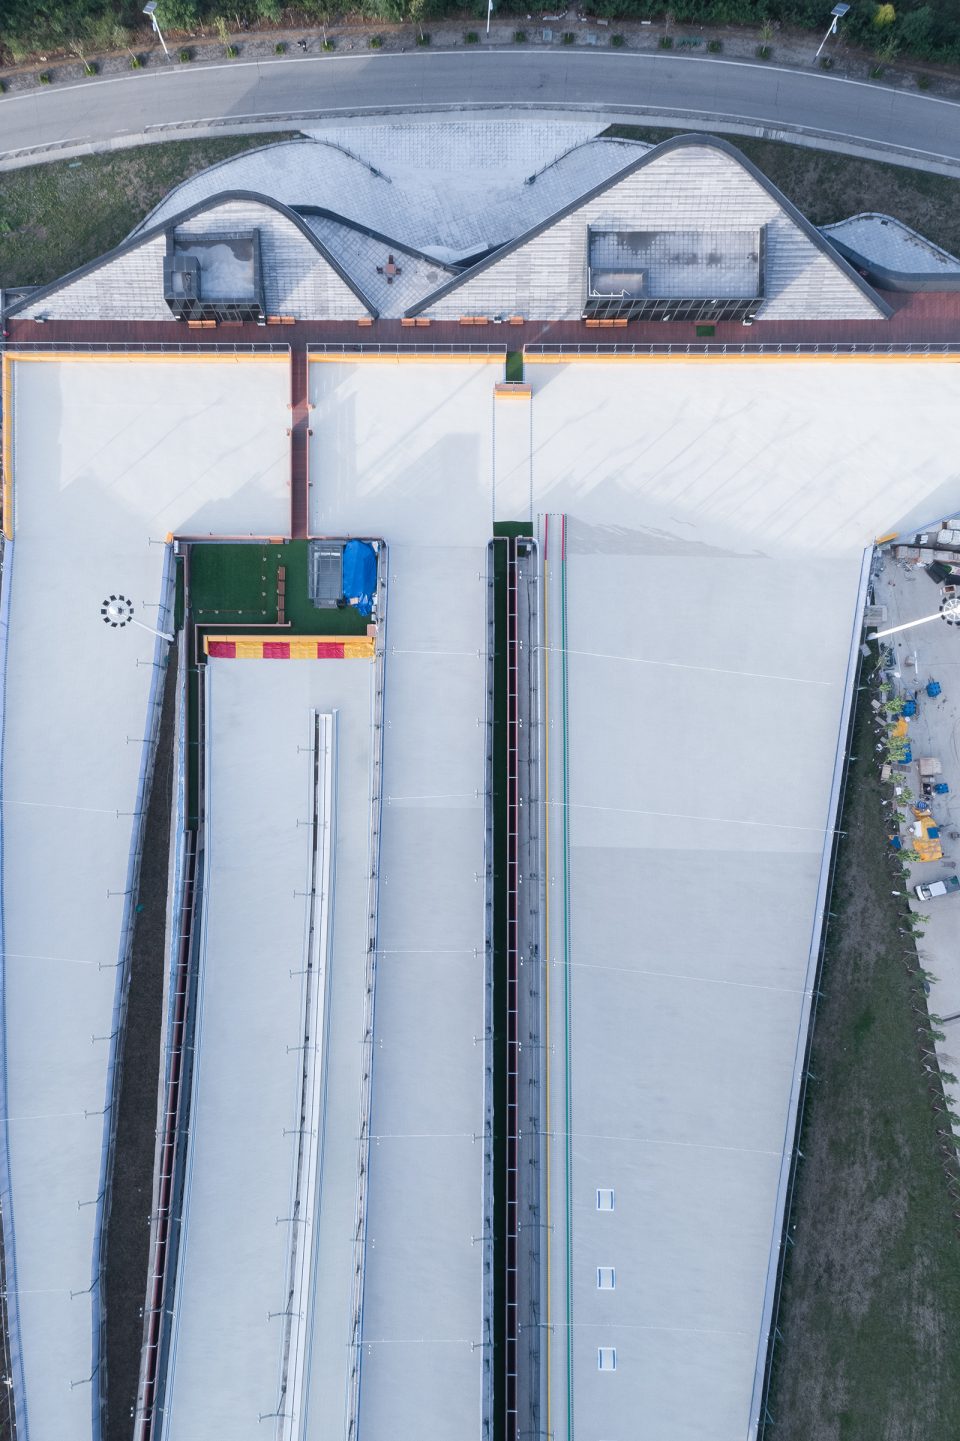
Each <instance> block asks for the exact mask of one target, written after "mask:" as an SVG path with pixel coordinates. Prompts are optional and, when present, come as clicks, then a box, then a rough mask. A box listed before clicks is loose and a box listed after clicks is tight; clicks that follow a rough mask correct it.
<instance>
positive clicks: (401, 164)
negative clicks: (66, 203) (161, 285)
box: [134, 120, 650, 261]
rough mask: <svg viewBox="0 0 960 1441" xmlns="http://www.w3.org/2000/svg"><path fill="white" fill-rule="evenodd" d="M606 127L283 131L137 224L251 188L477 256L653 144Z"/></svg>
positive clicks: (435, 248) (411, 240)
mask: <svg viewBox="0 0 960 1441" xmlns="http://www.w3.org/2000/svg"><path fill="white" fill-rule="evenodd" d="M596 129H597V127H596V126H595V125H593V126H582V125H567V124H547V125H538V124H537V123H536V122H535V121H533V122H531V121H509V120H500V121H485V122H479V123H478V122H470V121H451V122H450V123H449V124H448V125H411V124H399V125H381V126H371V127H364V128H362V129H360V130H358V131H352V130H351V131H343V132H340V131H336V132H332V134H330V135H325V137H324V139H323V140H320V139H310V140H295V141H284V142H281V143H280V144H278V145H271V146H266V147H264V148H263V149H262V150H251V151H247V152H246V153H245V154H243V155H237V156H234V157H233V158H232V159H230V160H226V161H223V162H222V163H221V164H220V165H215V166H213V167H212V168H211V169H210V170H205V171H202V172H201V174H199V175H195V176H193V177H192V178H191V179H190V180H186V181H184V183H183V184H182V185H180V186H178V187H177V189H176V190H173V191H171V192H170V194H169V195H168V196H167V197H166V198H165V199H164V200H163V201H161V203H160V205H159V206H157V208H156V209H155V210H154V211H153V212H152V213H151V214H150V215H149V216H147V218H146V220H145V221H144V222H143V226H141V227H138V231H135V232H134V233H135V234H136V233H138V232H139V230H140V229H142V228H143V227H145V226H149V225H155V224H157V223H159V222H160V221H162V220H165V219H168V218H169V217H170V216H171V215H173V214H175V213H176V212H177V211H180V210H184V209H186V208H187V207H188V206H190V205H195V204H196V203H197V202H198V201H201V200H204V199H207V198H209V197H210V196H212V195H214V194H217V193H219V192H220V191H224V190H247V191H255V192H257V193H259V194H262V195H270V196H272V197H273V198H274V199H276V200H279V201H281V202H282V203H283V204H285V205H289V206H291V207H293V208H296V207H299V206H304V207H314V208H320V209H325V210H333V211H335V212H336V214H337V215H339V216H342V217H343V218H344V219H345V220H348V221H354V222H356V223H357V224H359V225H361V226H364V227H366V228H367V229H370V230H376V231H379V232H380V233H381V234H383V235H389V236H392V237H393V238H394V239H395V240H396V241H397V242H398V243H400V244H405V245H408V246H412V247H413V248H414V249H416V250H424V251H428V252H429V253H430V254H431V255H435V256H436V257H437V259H439V260H444V261H451V260H458V259H459V260H462V259H467V258H469V257H472V256H475V255H478V254H480V253H482V252H483V251H486V250H489V249H491V248H493V247H496V246H500V245H503V244H505V243H506V242H507V241H509V240H512V239H513V238H514V236H516V235H521V234H523V232H524V231H526V230H529V229H530V227H531V226H533V225H536V224H538V223H540V222H541V221H543V220H544V219H546V217H547V216H550V215H553V214H554V213H555V212H556V211H557V210H558V209H560V207H561V206H563V205H566V204H568V203H569V202H570V201H572V200H574V199H575V198H576V197H577V196H579V195H582V194H584V193H585V192H586V191H588V190H590V189H592V188H593V187H594V186H595V185H598V184H601V183H602V182H603V181H605V180H608V179H609V178H610V177H611V176H613V175H615V174H617V172H618V171H620V170H622V168H623V166H624V164H625V163H626V162H627V161H628V160H629V159H632V158H634V157H636V156H638V155H642V154H644V153H645V152H646V151H647V150H648V149H649V148H650V147H649V146H647V145H641V144H638V143H636V142H634V141H625V140H601V139H597V138H595V136H596ZM341 139H342V141H343V148H338V147H339V146H340V141H341ZM348 144H349V146H350V147H352V150H351V151H348V149H347V145H348ZM545 167H546V168H545ZM538 171H539V172H541V173H539V174H537V172H538ZM534 175H536V179H535V180H533V181H532V183H528V182H529V180H530V177H531V176H534Z"/></svg>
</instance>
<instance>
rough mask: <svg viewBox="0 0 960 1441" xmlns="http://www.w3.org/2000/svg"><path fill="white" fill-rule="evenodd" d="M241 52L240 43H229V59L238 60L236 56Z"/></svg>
mask: <svg viewBox="0 0 960 1441" xmlns="http://www.w3.org/2000/svg"><path fill="white" fill-rule="evenodd" d="M239 54H240V47H239V45H228V46H227V59H228V60H236V58H237V56H238V55H239Z"/></svg>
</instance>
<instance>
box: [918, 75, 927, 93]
mask: <svg viewBox="0 0 960 1441" xmlns="http://www.w3.org/2000/svg"><path fill="white" fill-rule="evenodd" d="M917 89H918V90H929V89H930V76H929V75H918V76H917Z"/></svg>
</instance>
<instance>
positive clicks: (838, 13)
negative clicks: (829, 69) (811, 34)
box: [813, 5, 850, 60]
mask: <svg viewBox="0 0 960 1441" xmlns="http://www.w3.org/2000/svg"><path fill="white" fill-rule="evenodd" d="M849 9H850V6H849V5H834V7H833V9H832V10H831V11H830V14H831V15H832V16H833V19H832V20H831V21H830V29H829V30H828V31H827V33H826V35H824V37H823V39H822V40H821V41H820V50H822V49H823V47H824V45H826V43H827V41H828V40H829V39H830V36H831V35H836V33H837V21H838V20H842V19H843V17H844V15H846V13H847V11H848V10H849ZM820 50H818V51H817V53H816V55H814V57H813V58H814V60H819V59H820Z"/></svg>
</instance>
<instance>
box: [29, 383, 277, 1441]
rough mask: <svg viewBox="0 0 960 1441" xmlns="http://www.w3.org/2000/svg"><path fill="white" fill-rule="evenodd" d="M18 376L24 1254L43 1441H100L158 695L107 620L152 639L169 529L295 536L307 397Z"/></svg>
mask: <svg viewBox="0 0 960 1441" xmlns="http://www.w3.org/2000/svg"><path fill="white" fill-rule="evenodd" d="M12 363H13V366H14V380H13V414H12V416H7V417H5V423H7V424H10V423H11V421H12V424H13V427H14V429H13V444H14V505H15V523H16V540H15V543H14V545H13V547H12V552H11V551H8V561H9V560H11V558H12V564H9V565H8V568H7V572H6V574H5V575H4V577H3V583H4V586H5V587H9V589H10V601H11V615H10V619H11V624H10V634H9V644H8V652H7V666H6V680H5V696H4V704H5V725H4V735H3V797H2V799H3V808H2V820H3V877H2V881H3V925H4V951H5V954H4V958H3V966H4V989H5V1017H4V1020H5V1030H4V1036H3V1045H4V1051H5V1056H6V1086H7V1111H8V1118H9V1119H8V1123H7V1124H8V1134H9V1155H10V1175H11V1188H12V1216H11V1215H9V1214H8V1215H7V1216H6V1217H5V1238H6V1244H7V1266H8V1278H9V1277H11V1276H13V1275H15V1278H16V1286H17V1302H18V1307H19V1336H18V1338H17V1337H15V1338H14V1343H15V1344H17V1339H19V1346H20V1348H21V1353H22V1365H23V1375H24V1378H25V1386H26V1405H27V1414H28V1420H29V1427H30V1441H85V1438H87V1437H89V1436H90V1434H91V1426H92V1411H93V1406H92V1395H91V1386H90V1384H87V1383H88V1382H89V1378H90V1376H91V1371H92V1366H93V1337H94V1316H93V1314H92V1300H91V1295H90V1294H89V1292H90V1285H91V1280H92V1277H93V1274H94V1266H95V1254H94V1249H95V1239H96V1229H97V1224H98V1210H99V1208H98V1205H97V1197H98V1193H99V1187H100V1175H101V1157H102V1151H103V1143H104V1125H105V1117H104V1115H103V1109H104V1106H105V1104H106V1102H107V1099H108V1096H109V1080H110V1078H109V1074H108V1063H109V1058H110V1036H111V1032H112V1031H113V1029H114V1017H115V1003H116V993H117V974H118V973H117V971H116V969H115V966H116V963H117V961H118V959H119V947H120V940H121V925H122V920H123V914H124V904H125V892H126V889H127V875H128V865H129V860H130V854H131V846H132V844H133V842H134V838H135V834H136V828H137V817H136V815H135V812H136V811H137V810H138V800H139V797H138V777H139V774H140V769H141V763H142V760H143V737H144V736H145V735H146V734H147V731H146V730H145V724H146V717H147V702H148V697H149V695H150V691H151V684H152V681H153V679H154V675H155V671H154V667H153V664H152V662H153V660H154V650H155V639H154V636H153V635H151V634H149V633H148V632H147V631H145V630H141V629H138V628H136V627H133V626H131V627H129V628H127V629H123V630H112V629H108V628H107V627H106V626H105V625H104V624H103V622H102V621H101V617H100V607H101V603H102V601H103V599H104V597H105V596H106V595H109V594H111V593H122V594H125V595H127V596H129V597H130V598H131V600H133V602H134V604H135V606H136V609H137V615H138V617H139V618H141V619H143V620H144V621H146V622H147V623H155V622H156V620H157V619H158V612H157V602H158V600H159V598H160V588H161V577H162V574H163V567H164V561H165V555H166V550H165V545H164V539H165V536H166V534H167V532H168V531H169V530H189V531H214V530H243V531H247V530H256V531H258V532H263V531H266V532H276V531H282V530H283V529H284V528H285V526H286V523H287V516H288V514H289V502H288V495H287V476H288V474H289V461H288V441H287V439H286V426H287V425H288V423H289V419H288V413H287V410H286V401H287V396H288V392H289V386H288V372H287V367H286V365H284V364H275V363H272V362H267V361H256V362H253V361H247V362H244V363H243V364H236V363H235V362H233V361H232V360H225V361H220V362H213V361H204V362H202V363H198V362H183V363H169V362H158V361H157V360H155V359H151V358H148V357H140V356H137V357H134V356H125V357H123V360H122V362H120V363H118V362H104V361H99V360H92V359H90V358H88V357H83V356H78V357H76V358H71V359H69V360H56V359H43V360H33V359H22V358H19V357H17V358H15V359H14V360H13V362H12ZM11 1237H12V1243H11ZM14 1267H15V1270H14V1269H12V1268H14ZM71 1293H73V1294H71ZM71 1383H84V1384H76V1385H73V1386H71Z"/></svg>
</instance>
